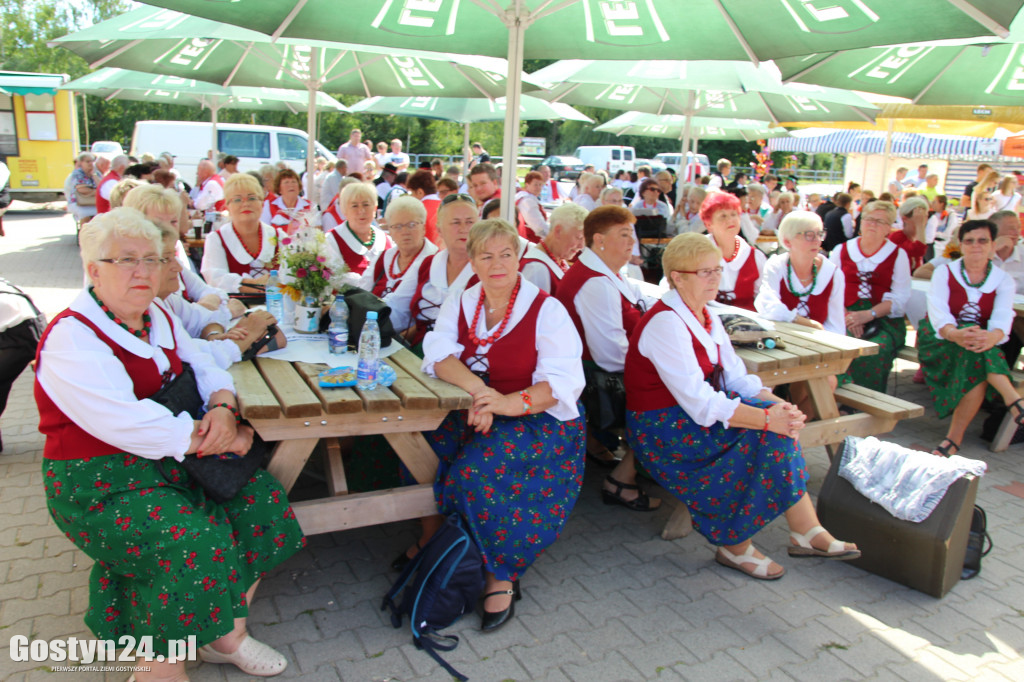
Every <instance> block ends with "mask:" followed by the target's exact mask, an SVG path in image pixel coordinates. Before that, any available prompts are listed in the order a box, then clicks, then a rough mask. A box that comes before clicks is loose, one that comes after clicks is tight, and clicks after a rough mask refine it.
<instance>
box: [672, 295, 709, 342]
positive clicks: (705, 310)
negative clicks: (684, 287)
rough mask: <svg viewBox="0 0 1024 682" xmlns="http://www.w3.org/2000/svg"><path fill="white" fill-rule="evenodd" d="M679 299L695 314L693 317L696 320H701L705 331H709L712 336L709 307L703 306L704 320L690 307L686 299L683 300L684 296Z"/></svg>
mask: <svg viewBox="0 0 1024 682" xmlns="http://www.w3.org/2000/svg"><path fill="white" fill-rule="evenodd" d="M679 300H680V301H683V305H685V306H686V309H687V310H689V311H690V314H691V315H693V318H694V319H695V320H697V321H698V322H700V325H701V326H702V327H704V331H706V332H707V333H708V335H709V336H710V335H711V313H709V312H708V307H707V306H704V308H703V313H704V320H703V321H701V319H700V318H699V317H697V313H695V312H694V310H693V308H691V307H690V304H689V303H687V302H686V301H685V300H683V297H682V296H680V297H679Z"/></svg>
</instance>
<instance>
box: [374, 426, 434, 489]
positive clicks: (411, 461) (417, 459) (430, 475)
mask: <svg viewBox="0 0 1024 682" xmlns="http://www.w3.org/2000/svg"><path fill="white" fill-rule="evenodd" d="M384 437H385V438H386V439H387V441H388V443H390V444H391V447H392V448H394V450H395V453H396V454H397V455H398V457H399V459H401V460H402V464H404V465H405V466H406V468H407V469H408V470H409V473H411V474H412V476H413V478H415V479H416V482H417V483H433V482H434V477H435V476H437V455H435V454H434V450H433V448H431V447H430V444H429V443H428V442H427V439H426V438H424V437H423V434H422V433H420V432H419V431H414V432H406V433H385V434H384Z"/></svg>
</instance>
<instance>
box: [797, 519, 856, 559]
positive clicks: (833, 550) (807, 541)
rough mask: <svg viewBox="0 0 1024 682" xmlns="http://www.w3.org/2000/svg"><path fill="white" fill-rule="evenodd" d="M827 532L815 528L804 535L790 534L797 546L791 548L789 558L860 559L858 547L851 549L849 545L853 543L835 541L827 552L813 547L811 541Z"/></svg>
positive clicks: (819, 527) (817, 527) (820, 528)
mask: <svg viewBox="0 0 1024 682" xmlns="http://www.w3.org/2000/svg"><path fill="white" fill-rule="evenodd" d="M825 532H827V531H826V530H825V529H824V528H822V527H821V526H815V527H814V528H811V529H810V530H809V531H807V532H806V533H804V534H802V535H801V534H800V533H794V532H790V534H789V537H791V538H793V541H794V542H795V543H796V544H795V545H790V546H789V556H791V557H801V558H802V557H812V556H816V557H822V558H824V559H839V560H840V561H849V560H850V559H856V558H858V557H860V550H859V549H857V546H856V545H854V546H853V549H849V548H848V547H847V545H848V544H852V543H846V542H843V541H842V540H833V541H832V542H831V543H830V544H829V546H828V549H827V550H825V549H818V548H817V547H813V546H812V545H811V540H812V539H814V538H816V537H818V536H819V535H821V534H822V533H825Z"/></svg>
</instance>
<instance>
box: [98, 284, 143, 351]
mask: <svg viewBox="0 0 1024 682" xmlns="http://www.w3.org/2000/svg"><path fill="white" fill-rule="evenodd" d="M89 295H91V296H92V300H94V301H96V305H98V306H99V307H100V310H102V311H103V312H105V313H106V314H107V317H109V318H110V319H111V320H113V322H114V324H116V325H117V326H119V327H121V329H124V330H125V331H126V332H128V333H129V334H131V335H132V336H137V337H138V338H140V339H143V338H145V337H147V336H149V331H150V330H151V329H152V328H153V320H152V319H151V318H150V316H149V313H148V312H145V313H142V329H132V328H131V327H129V326H128V325H126V324H125V323H124V322H122V321H121V318H119V317H117V316H116V315H114V313H113V311H112V310H111V309H110V308H108V307H107V304H106V303H104V302H103V301H101V300H100V297H99V296H97V295H96V292H95V291H94V290H93V288H92V287H89Z"/></svg>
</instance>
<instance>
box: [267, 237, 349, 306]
mask: <svg viewBox="0 0 1024 682" xmlns="http://www.w3.org/2000/svg"><path fill="white" fill-rule="evenodd" d="M280 262H281V265H282V266H283V267H282V269H283V270H284V271H285V274H284V275H283V276H282V277H281V290H282V291H283V292H284V293H285V295H287V296H290V297H291V298H292V299H293V300H294V301H295V302H296V303H304V302H305V300H306V299H307V298H308V297H310V296H312V297H313V300H314V301H316V304H317V305H322V304H324V303H326V302H327V301H329V300H330V298H331V296H332V295H333V294H334V293H335V291H338V290H339V289H341V287H342V284H343V282H342V275H344V274H345V272H346V270H347V269H348V268H346V267H345V264H344V263H342V262H340V261H338V260H336V259H335V258H332V257H331V254H330V251H328V249H327V235H326V234H324V232H323V231H322V230H321V229H320V228H318V227H316V226H314V225H305V226H303V227H300V228H299V229H297V230H296V231H295V233H294V234H291V235H288V236H286V237H281V250H280Z"/></svg>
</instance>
